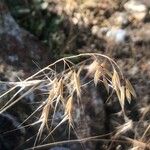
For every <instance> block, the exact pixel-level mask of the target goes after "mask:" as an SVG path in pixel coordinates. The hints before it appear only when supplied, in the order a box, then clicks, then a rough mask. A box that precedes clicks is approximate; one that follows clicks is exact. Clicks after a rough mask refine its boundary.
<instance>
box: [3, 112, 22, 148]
mask: <svg viewBox="0 0 150 150" xmlns="http://www.w3.org/2000/svg"><path fill="white" fill-rule="evenodd" d="M19 125H20V123H19V122H17V121H16V118H15V117H14V116H12V115H10V114H8V113H5V114H0V149H1V150H2V149H3V150H11V149H15V148H16V147H17V146H18V145H20V144H21V143H22V142H23V140H24V134H25V129H24V128H20V129H19V128H18V126H19ZM14 129H18V130H16V132H9V131H12V130H14Z"/></svg>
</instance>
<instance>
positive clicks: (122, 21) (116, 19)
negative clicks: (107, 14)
mask: <svg viewBox="0 0 150 150" xmlns="http://www.w3.org/2000/svg"><path fill="white" fill-rule="evenodd" d="M109 20H110V23H111V25H113V26H114V25H115V26H117V27H123V26H126V25H127V24H128V23H129V19H128V14H127V13H126V12H116V13H114V14H113V15H112V16H111V18H110V19H109Z"/></svg>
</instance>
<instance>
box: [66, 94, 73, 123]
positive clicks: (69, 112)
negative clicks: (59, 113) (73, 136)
mask: <svg viewBox="0 0 150 150" xmlns="http://www.w3.org/2000/svg"><path fill="white" fill-rule="evenodd" d="M72 106H73V97H72V96H70V97H69V98H68V100H67V103H66V106H65V114H64V115H65V116H67V118H68V122H69V125H71V124H72Z"/></svg>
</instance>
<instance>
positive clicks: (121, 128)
mask: <svg viewBox="0 0 150 150" xmlns="http://www.w3.org/2000/svg"><path fill="white" fill-rule="evenodd" d="M132 127H133V121H132V120H129V121H128V122H126V123H125V124H123V125H121V126H119V128H118V130H117V133H116V136H118V135H120V134H122V133H126V132H127V131H128V130H130V129H132Z"/></svg>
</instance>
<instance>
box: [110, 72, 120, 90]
mask: <svg viewBox="0 0 150 150" xmlns="http://www.w3.org/2000/svg"><path fill="white" fill-rule="evenodd" d="M112 85H113V88H114V89H115V90H118V89H120V85H121V84H120V78H119V75H118V73H117V71H116V70H115V69H114V73H113V76H112Z"/></svg>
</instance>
